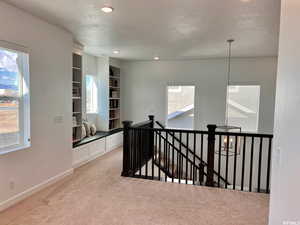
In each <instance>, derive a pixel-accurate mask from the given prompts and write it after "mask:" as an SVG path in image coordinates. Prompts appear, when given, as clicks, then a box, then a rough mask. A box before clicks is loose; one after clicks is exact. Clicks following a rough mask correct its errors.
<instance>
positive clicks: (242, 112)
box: [227, 85, 260, 132]
mask: <svg viewBox="0 0 300 225" xmlns="http://www.w3.org/2000/svg"><path fill="white" fill-rule="evenodd" d="M259 98H260V86H254V85H251V86H229V96H228V102H227V104H228V123H229V124H230V125H233V126H240V127H242V131H249V132H257V131H258V117H259Z"/></svg>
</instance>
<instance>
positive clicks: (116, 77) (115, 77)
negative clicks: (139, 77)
mask: <svg viewBox="0 0 300 225" xmlns="http://www.w3.org/2000/svg"><path fill="white" fill-rule="evenodd" d="M109 78H111V79H118V80H119V79H120V77H119V76H112V75H110V76H109Z"/></svg>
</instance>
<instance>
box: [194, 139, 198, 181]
mask: <svg viewBox="0 0 300 225" xmlns="http://www.w3.org/2000/svg"><path fill="white" fill-rule="evenodd" d="M196 138H197V134H196V133H194V146H193V153H194V157H193V184H194V185H195V165H196V143H197V139H196Z"/></svg>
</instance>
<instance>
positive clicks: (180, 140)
mask: <svg viewBox="0 0 300 225" xmlns="http://www.w3.org/2000/svg"><path fill="white" fill-rule="evenodd" d="M181 142H182V132H180V133H179V171H178V173H179V184H180V181H181V170H182V167H181V163H182V162H181V161H182V157H181Z"/></svg>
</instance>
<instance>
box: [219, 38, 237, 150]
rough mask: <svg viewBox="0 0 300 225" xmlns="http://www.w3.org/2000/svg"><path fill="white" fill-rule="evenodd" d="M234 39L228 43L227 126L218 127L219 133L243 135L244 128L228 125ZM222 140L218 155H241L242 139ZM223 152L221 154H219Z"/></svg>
mask: <svg viewBox="0 0 300 225" xmlns="http://www.w3.org/2000/svg"><path fill="white" fill-rule="evenodd" d="M233 42H234V39H229V40H227V43H228V71H227V82H226V114H225V124H224V125H223V126H218V127H217V131H221V132H226V133H227V132H235V133H241V132H242V128H241V127H238V126H231V125H229V124H228V120H229V105H228V99H229V86H230V73H231V47H232V43H233ZM220 138H221V140H222V141H221V146H219V148H218V151H217V152H216V153H217V154H219V153H221V155H229V156H234V155H239V154H240V152H241V149H240V148H241V145H240V137H239V136H235V137H232V136H230V135H224V136H220ZM219 151H221V152H219Z"/></svg>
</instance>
